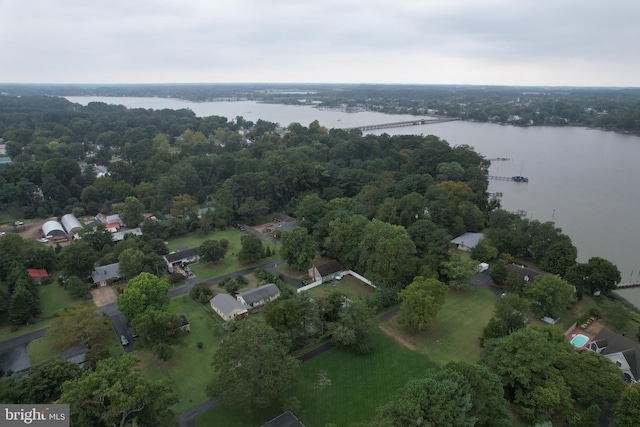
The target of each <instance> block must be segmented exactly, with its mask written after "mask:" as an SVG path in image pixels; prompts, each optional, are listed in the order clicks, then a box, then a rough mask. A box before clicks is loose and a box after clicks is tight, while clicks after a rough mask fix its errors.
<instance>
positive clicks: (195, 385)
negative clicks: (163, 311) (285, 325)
mask: <svg viewBox="0 0 640 427" xmlns="http://www.w3.org/2000/svg"><path fill="white" fill-rule="evenodd" d="M169 310H170V311H171V312H174V313H182V314H184V315H185V316H186V317H187V319H188V320H189V323H190V324H191V333H189V334H188V335H187V337H186V339H185V346H184V347H178V348H176V349H175V351H174V354H173V357H172V358H171V359H170V360H169V361H168V362H163V361H161V360H159V359H158V358H157V357H156V356H155V355H154V354H153V353H151V352H150V351H147V350H136V352H135V353H136V354H137V355H138V356H139V357H140V359H141V362H140V369H141V370H142V372H143V373H144V374H145V376H146V377H147V378H148V379H150V380H157V379H160V378H167V379H168V380H169V381H170V382H171V385H172V387H173V390H174V391H175V392H176V393H177V394H178V397H179V399H180V401H179V402H178V403H177V404H176V405H175V406H174V408H173V409H174V410H175V412H176V413H177V414H179V413H180V412H183V411H185V410H186V409H189V408H191V407H192V406H195V405H197V404H199V403H202V402H204V401H205V400H207V399H208V397H207V396H206V394H205V387H206V386H207V384H208V383H209V382H210V381H211V379H212V378H213V368H212V367H211V363H212V362H213V354H214V353H215V352H216V350H217V349H218V347H219V345H220V341H221V340H222V338H223V336H224V334H225V331H224V329H223V328H222V325H223V323H224V322H223V320H222V319H220V318H219V317H218V315H217V314H215V313H214V312H213V310H212V309H211V307H210V306H209V305H202V304H199V303H197V302H195V301H194V300H192V299H191V298H190V297H189V296H181V297H177V298H173V299H172V300H171V303H170V306H169ZM198 342H202V348H198Z"/></svg>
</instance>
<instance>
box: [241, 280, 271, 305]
mask: <svg viewBox="0 0 640 427" xmlns="http://www.w3.org/2000/svg"><path fill="white" fill-rule="evenodd" d="M279 296H280V289H278V287H277V286H276V285H275V283H267V284H266V285H264V286H259V287H257V288H254V289H249V290H248V291H245V292H242V293H240V294H238V295H237V297H236V298H237V299H238V301H240V302H241V303H242V304H244V305H246V306H248V307H253V308H258V307H262V306H263V305H265V304H266V303H267V302H269V301H273V300H274V299H276V298H278V297H279Z"/></svg>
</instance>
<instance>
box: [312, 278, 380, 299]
mask: <svg viewBox="0 0 640 427" xmlns="http://www.w3.org/2000/svg"><path fill="white" fill-rule="evenodd" d="M333 285H335V286H333ZM334 291H340V292H344V293H345V294H347V295H351V296H353V297H366V296H367V295H371V294H372V293H374V292H375V291H376V289H375V288H373V287H371V286H369V285H367V284H366V283H364V282H361V281H360V280H358V279H356V278H355V277H353V276H350V275H346V276H344V277H343V278H342V280H335V281H333V282H327V283H323V284H322V285H320V286H316V287H315V288H312V289H309V290H308V291H307V292H308V293H309V295H311V296H312V297H314V298H316V297H321V296H324V295H327V294H329V293H331V292H334Z"/></svg>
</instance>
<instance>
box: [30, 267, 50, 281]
mask: <svg viewBox="0 0 640 427" xmlns="http://www.w3.org/2000/svg"><path fill="white" fill-rule="evenodd" d="M27 273H28V274H29V277H31V279H32V280H33V281H34V282H37V283H40V282H42V281H43V280H45V279H46V278H48V277H49V273H47V270H46V269H44V268H28V269H27Z"/></svg>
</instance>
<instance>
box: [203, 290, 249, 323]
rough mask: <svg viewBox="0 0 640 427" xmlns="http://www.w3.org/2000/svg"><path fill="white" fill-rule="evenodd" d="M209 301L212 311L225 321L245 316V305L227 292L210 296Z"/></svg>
mask: <svg viewBox="0 0 640 427" xmlns="http://www.w3.org/2000/svg"><path fill="white" fill-rule="evenodd" d="M209 303H210V304H211V308H212V309H213V311H215V312H216V313H218V315H219V316H220V317H222V318H223V319H224V320H226V321H229V320H231V319H235V318H236V317H243V316H246V315H247V313H248V311H247V307H245V306H244V305H243V304H242V303H241V302H240V301H238V300H237V299H235V298H234V297H232V296H231V295H229V294H218V295H216V296H215V297H213V298H211V300H210V301H209Z"/></svg>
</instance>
